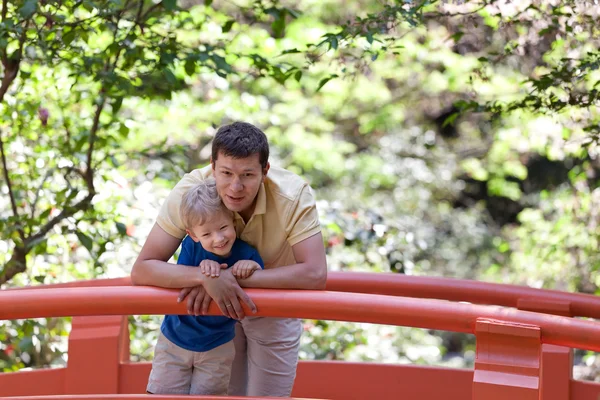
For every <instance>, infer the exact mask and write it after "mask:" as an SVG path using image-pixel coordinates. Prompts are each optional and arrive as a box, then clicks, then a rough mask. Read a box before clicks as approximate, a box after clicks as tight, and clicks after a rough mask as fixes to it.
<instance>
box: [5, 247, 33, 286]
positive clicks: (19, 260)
mask: <svg viewBox="0 0 600 400" xmlns="http://www.w3.org/2000/svg"><path fill="white" fill-rule="evenodd" d="M26 269H27V250H25V249H24V248H22V247H15V249H14V250H13V254H12V257H11V258H10V260H8V262H7V263H6V264H5V265H4V268H2V270H1V271H0V285H2V284H4V283H6V282H8V281H9V280H11V279H12V278H13V277H14V276H15V275H17V274H20V273H21V272H25V270H26Z"/></svg>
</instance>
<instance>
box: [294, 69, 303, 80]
mask: <svg viewBox="0 0 600 400" xmlns="http://www.w3.org/2000/svg"><path fill="white" fill-rule="evenodd" d="M294 79H295V80H296V81H297V82H300V79H302V71H296V73H295V74H294Z"/></svg>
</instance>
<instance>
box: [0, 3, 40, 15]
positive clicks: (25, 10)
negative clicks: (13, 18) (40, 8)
mask: <svg viewBox="0 0 600 400" xmlns="http://www.w3.org/2000/svg"><path fill="white" fill-rule="evenodd" d="M5 4H6V3H5ZM37 5H38V0H25V3H23V7H21V8H20V9H19V14H21V16H22V17H23V18H30V17H31V16H32V15H33V14H34V13H35V12H36V11H37Z"/></svg>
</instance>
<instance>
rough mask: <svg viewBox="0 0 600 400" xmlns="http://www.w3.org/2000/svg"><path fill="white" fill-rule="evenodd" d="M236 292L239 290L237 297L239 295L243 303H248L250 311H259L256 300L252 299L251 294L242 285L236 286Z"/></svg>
mask: <svg viewBox="0 0 600 400" xmlns="http://www.w3.org/2000/svg"><path fill="white" fill-rule="evenodd" d="M236 292H237V297H239V299H240V300H241V301H242V302H243V303H246V305H247V306H248V308H250V311H252V314H254V313H256V311H257V310H256V305H255V304H254V302H253V301H252V299H251V298H250V296H248V295H247V294H246V292H244V290H243V289H242V288H241V287H238V288H236Z"/></svg>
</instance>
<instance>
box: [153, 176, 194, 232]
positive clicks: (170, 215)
mask: <svg viewBox="0 0 600 400" xmlns="http://www.w3.org/2000/svg"><path fill="white" fill-rule="evenodd" d="M199 182H200V180H199V178H198V177H197V176H194V175H192V174H185V175H184V176H183V178H181V180H180V181H179V182H178V183H177V185H175V187H174V188H173V190H171V193H169V195H168V196H167V199H166V200H165V202H164V203H163V204H162V206H161V208H160V211H159V213H158V217H157V218H156V223H157V224H158V226H160V227H161V228H162V229H163V230H164V231H165V232H167V233H168V234H169V235H171V236H173V237H174V238H177V239H183V238H184V237H185V227H184V226H183V222H181V217H180V216H179V208H180V206H181V199H182V198H183V195H184V194H185V193H186V192H187V191H188V190H189V189H190V188H191V187H192V186H194V185H196V184H198V183H199Z"/></svg>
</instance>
